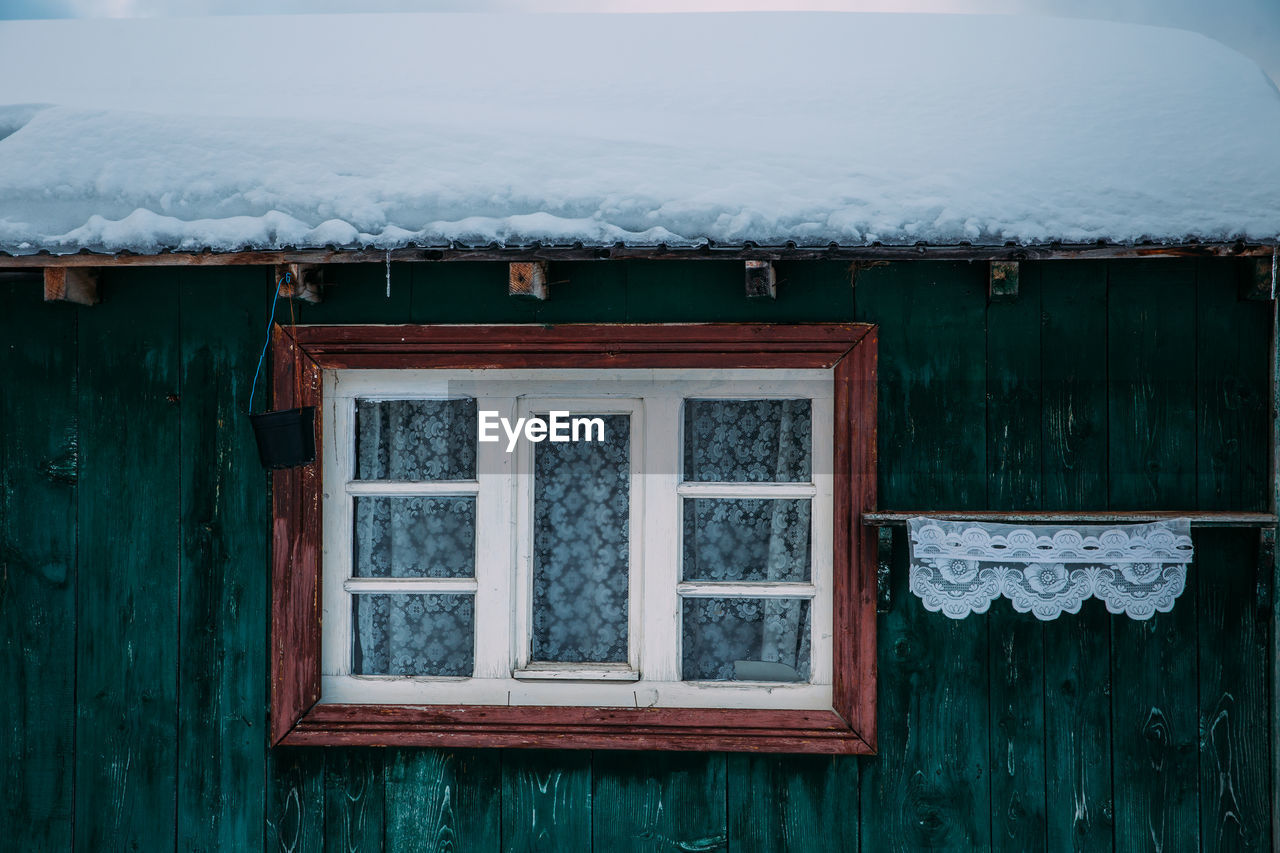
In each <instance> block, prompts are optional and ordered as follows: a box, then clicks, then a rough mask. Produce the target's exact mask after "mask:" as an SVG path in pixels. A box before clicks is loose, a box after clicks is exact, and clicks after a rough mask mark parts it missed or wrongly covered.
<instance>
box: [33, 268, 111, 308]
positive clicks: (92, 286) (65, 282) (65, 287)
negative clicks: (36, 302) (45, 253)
mask: <svg viewBox="0 0 1280 853" xmlns="http://www.w3.org/2000/svg"><path fill="white" fill-rule="evenodd" d="M44 301H45V302H74V303H76V304H77V305H97V304H98V302H99V298H98V270H97V268H96V267H45V268H44Z"/></svg>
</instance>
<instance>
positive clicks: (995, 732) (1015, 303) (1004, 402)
mask: <svg viewBox="0 0 1280 853" xmlns="http://www.w3.org/2000/svg"><path fill="white" fill-rule="evenodd" d="M1008 266H1010V265H1008V264H992V265H991V279H992V281H991V286H992V294H991V304H990V305H989V306H988V308H987V506H988V507H989V508H991V509H1037V508H1039V507H1040V505H1041V476H1040V472H1041V467H1042V456H1043V454H1042V442H1043V427H1042V424H1041V419H1042V415H1043V407H1042V401H1041V364H1040V353H1041V346H1040V315H1041V307H1040V290H1041V289H1040V271H1041V266H1042V265H1039V266H1033V265H1028V264H1023V265H1022V269H1021V271H1019V269H1018V265H1017V264H1014V265H1012V266H1013V269H1012V270H1011V271H1010V270H1007V269H1005V270H999V271H1000V272H1002V273H1003V276H1002V277H1001V278H1000V283H1003V284H1004V285H1005V286H1006V292H1005V294H1004V296H1002V297H999V298H998V296H997V288H996V285H997V271H998V268H999V267H1008ZM1010 283H1011V284H1012V289H1013V294H1012V296H1010V295H1009V294H1008V292H1007V288H1008V286H1009V285H1010ZM986 622H987V627H988V631H989V642H990V649H989V653H990V658H989V662H990V667H991V670H990V672H991V675H990V677H991V716H990V718H989V719H990V724H989V727H988V736H989V738H990V745H991V746H990V749H991V759H990V761H991V765H990V766H991V846H992V849H993V850H1008V851H1011V853H1029V851H1033V850H1043V849H1044V848H1045V844H1046V837H1045V808H1046V804H1045V783H1044V780H1045V744H1044V656H1045V648H1044V630H1043V627H1042V625H1043V623H1041V622H1040V621H1039V620H1037V619H1036V618H1035V617H1034V616H1032V615H1031V614H1028V613H1017V612H1015V611H1014V610H1013V608H1012V607H1010V606H1009V605H1008V603H1007V602H1004V601H1001V602H998V603H997V604H996V605H994V606H993V607H992V608H991V610H990V611H989V612H988V613H987V616H986Z"/></svg>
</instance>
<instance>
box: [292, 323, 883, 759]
mask: <svg viewBox="0 0 1280 853" xmlns="http://www.w3.org/2000/svg"><path fill="white" fill-rule="evenodd" d="M295 334H296V338H294V337H291V335H290V334H289V333H287V332H285V331H284V330H282V329H278V330H277V331H276V346H275V371H276V378H277V383H276V385H277V387H276V403H277V405H278V406H280V407H286V406H292V405H297V404H307V405H316V406H317V408H318V417H317V434H318V437H319V447H320V448H321V450H320V460H319V464H317V465H313V466H308V467H307V468H304V469H295V470H293V471H286V472H280V473H277V474H276V480H275V483H274V495H275V497H274V503H275V516H276V521H275V539H274V561H275V583H274V589H275V593H276V602H275V607H274V615H273V620H274V623H273V643H274V645H275V654H274V655H273V694H272V709H273V735H274V738H275V740H276V741H277V742H284V743H298V744H305V743H314V744H333V743H364V744H453V745H534V746H570V747H573V746H576V747H616V748H627V747H632V748H664V747H666V748H707V749H753V750H760V749H764V750H775V751H807V752H867V751H870V750H871V749H872V748H873V746H874V713H873V711H874V652H875V650H874V582H873V581H872V580H870V578H872V577H873V576H874V570H873V568H872V565H873V563H872V560H871V559H870V556H871V555H869V554H868V553H867V552H868V548H870V547H871V545H870V540H869V538H868V537H867V536H866V535H865V534H864V533H863V531H862V529H861V524H860V522H859V518H858V516H859V515H860V513H861V512H862V511H864V510H868V509H870V508H872V507H873V505H874V470H873V467H872V460H873V458H874V447H875V430H874V382H875V377H874V366H875V349H874V347H875V338H874V331H873V330H872V329H871V327H867V326H849V325H841V326H834V325H813V326H756V325H752V326H616V327H608V326H559V327H555V328H550V329H547V328H541V327H511V326H508V327H302V328H299V329H297V330H296V333H295ZM299 365H305V369H299ZM295 376H301V379H295Z"/></svg>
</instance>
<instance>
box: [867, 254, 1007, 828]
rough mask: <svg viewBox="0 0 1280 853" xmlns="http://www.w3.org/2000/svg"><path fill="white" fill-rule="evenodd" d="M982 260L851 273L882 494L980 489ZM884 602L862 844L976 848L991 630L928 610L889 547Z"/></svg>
mask: <svg viewBox="0 0 1280 853" xmlns="http://www.w3.org/2000/svg"><path fill="white" fill-rule="evenodd" d="M986 288H987V281H986V269H985V268H984V267H982V266H980V265H975V266H960V265H951V264H909V265H890V266H888V267H877V268H873V269H867V270H863V271H862V272H861V273H860V274H859V276H858V293H857V307H858V317H859V319H861V320H863V321H866V322H875V323H879V324H880V365H879V380H880V383H879V385H880V387H879V399H880V402H879V409H880V418H879V421H880V423H879V436H880V438H879V471H880V499H881V504H882V505H883V506H885V507H889V508H895V507H904V506H905V507H915V506H946V507H956V508H959V509H965V508H969V507H974V508H978V507H981V506H983V505H984V503H985V501H986V450H987V447H986V444H987V443H986V367H985V353H986V330H985V311H986ZM893 602H894V604H893V609H892V610H891V611H890V612H889V613H886V614H881V616H880V620H879V631H878V637H877V643H878V645H879V648H880V654H879V671H880V672H881V673H882V674H883V675H884V677H883V678H882V679H881V682H880V690H879V703H878V708H877V714H878V715H879V724H878V736H877V743H878V749H879V755H878V757H877V760H876V761H874V762H869V763H868V764H867V765H866V766H865V767H864V768H862V769H863V772H862V774H861V786H862V789H861V798H862V799H861V801H862V822H861V826H860V836H861V847H862V849H863V850H876V851H882V850H883V851H889V850H918V849H921V848H939V847H942V848H950V849H977V848H985V847H987V846H988V845H989V839H990V832H991V808H990V783H989V781H988V777H989V764H988V743H987V723H988V719H989V713H988V701H989V697H988V671H987V660H988V657H987V636H986V634H987V631H986V625H985V623H984V622H982V621H981V620H978V619H969V620H965V621H960V622H957V621H953V620H950V619H947V618H946V617H944V616H942V615H940V614H932V613H927V612H925V610H924V608H923V607H922V606H921V605H920V601H919V599H917V598H916V597H915V596H913V595H911V594H910V593H909V592H908V591H907V576H906V549H905V548H904V547H901V544H900V545H899V547H898V548H896V549H895V556H894V567H893Z"/></svg>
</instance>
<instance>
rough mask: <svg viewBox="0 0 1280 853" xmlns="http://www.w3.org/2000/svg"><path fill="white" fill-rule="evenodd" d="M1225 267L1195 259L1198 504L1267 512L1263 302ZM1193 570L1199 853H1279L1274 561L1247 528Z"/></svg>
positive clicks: (1206, 536) (1204, 536) (1199, 541)
mask: <svg viewBox="0 0 1280 853" xmlns="http://www.w3.org/2000/svg"><path fill="white" fill-rule="evenodd" d="M1234 284H1235V282H1234V278H1233V276H1232V275H1231V270H1230V268H1229V267H1227V266H1226V265H1221V264H1218V265H1214V264H1204V263H1201V264H1197V279H1196V317H1197V325H1196V337H1197V347H1196V368H1197V370H1196V373H1197V381H1198V392H1197V398H1198V406H1197V430H1198V434H1197V439H1196V440H1197V459H1198V463H1199V464H1198V466H1197V468H1198V484H1199V497H1200V505H1201V506H1204V507H1208V508H1234V507H1247V506H1253V507H1263V506H1266V504H1267V501H1268V492H1269V489H1270V487H1271V483H1270V471H1269V465H1268V460H1267V459H1266V458H1265V457H1264V456H1263V455H1262V454H1259V453H1256V452H1250V451H1249V450H1248V448H1256V447H1259V446H1262V445H1264V444H1265V443H1266V440H1267V433H1268V430H1269V428H1270V422H1269V421H1270V417H1269V415H1270V412H1269V411H1268V408H1269V407H1268V405H1267V400H1268V396H1269V393H1270V387H1269V385H1270V376H1269V371H1268V369H1267V365H1266V364H1265V363H1261V361H1260V360H1259V359H1258V358H1256V357H1251V356H1256V353H1257V352H1258V350H1259V349H1261V348H1262V342H1264V341H1266V340H1267V338H1268V336H1269V335H1270V332H1271V317H1270V304H1269V303H1266V302H1256V301H1242V300H1239V299H1238V298H1237V295H1236V289H1235V287H1234V286H1233V285H1234ZM1195 544H1196V563H1195V566H1194V568H1193V571H1194V574H1195V578H1194V579H1195V582H1196V585H1197V586H1196V594H1197V596H1198V603H1199V607H1198V613H1197V616H1198V626H1197V627H1198V635H1199V648H1198V664H1197V668H1198V674H1199V691H1200V838H1201V849H1202V850H1205V851H1221V850H1267V849H1270V848H1272V847H1273V846H1274V839H1273V838H1272V835H1271V825H1270V823H1271V822H1270V819H1269V817H1270V808H1271V804H1270V802H1269V800H1268V798H1267V797H1265V796H1263V793H1262V792H1263V791H1265V790H1266V788H1267V784H1268V776H1269V774H1270V770H1271V768H1270V766H1269V762H1268V761H1267V759H1266V756H1269V755H1270V754H1271V753H1272V751H1273V749H1274V745H1273V744H1272V743H1271V733H1270V731H1269V723H1270V720H1269V715H1268V703H1269V697H1268V693H1267V691H1268V687H1269V685H1268V679H1267V673H1266V672H1265V671H1264V670H1263V668H1262V667H1259V666H1257V665H1256V664H1255V662H1256V661H1260V660H1265V659H1266V658H1267V653H1268V649H1267V634H1268V622H1269V617H1270V613H1269V610H1270V608H1271V607H1272V606H1273V605H1272V603H1271V601H1270V599H1271V592H1270V589H1269V586H1270V580H1271V579H1270V571H1271V567H1270V566H1262V565H1260V564H1259V563H1258V556H1259V555H1258V550H1257V549H1258V535H1257V534H1256V533H1253V532H1252V531H1220V532H1219V531H1213V532H1209V531H1206V532H1203V533H1201V534H1199V535H1198V536H1197V538H1196V543H1195Z"/></svg>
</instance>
